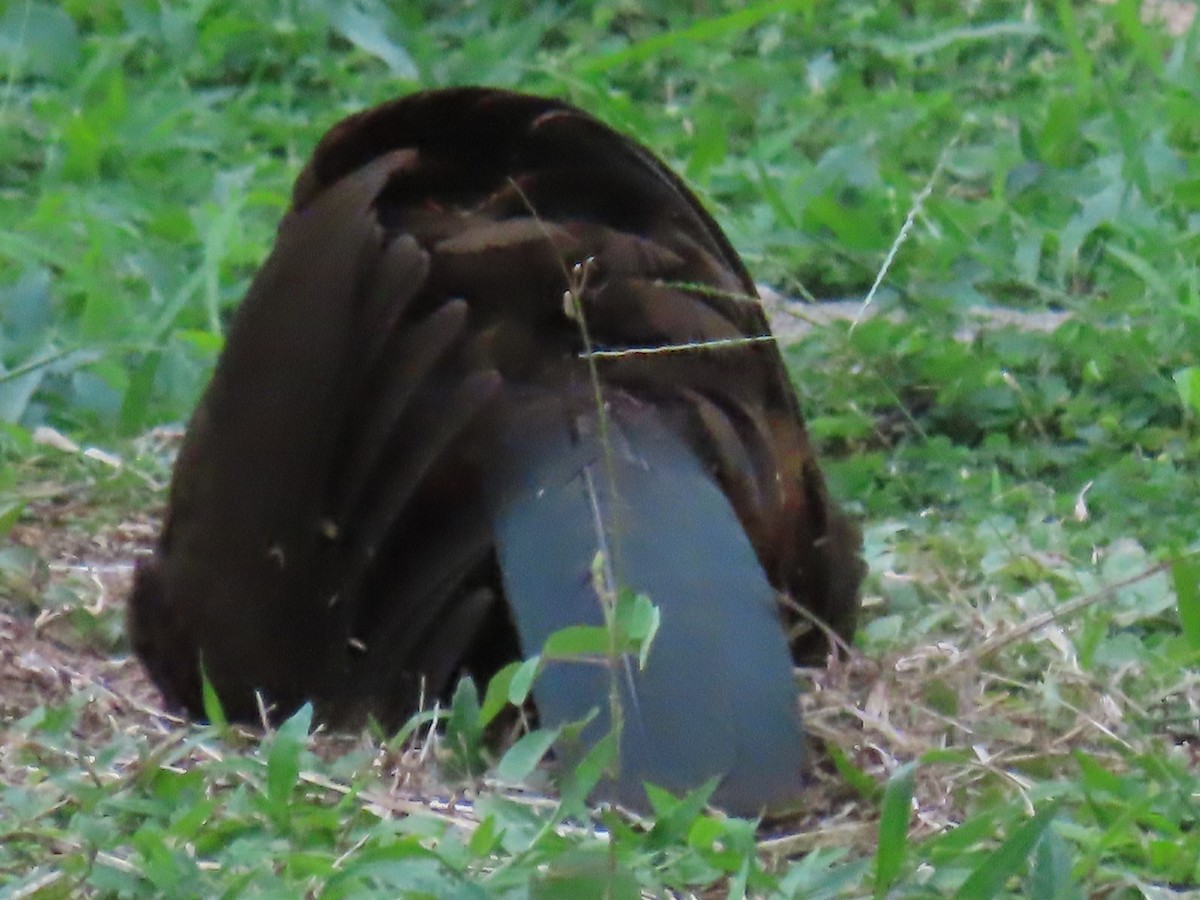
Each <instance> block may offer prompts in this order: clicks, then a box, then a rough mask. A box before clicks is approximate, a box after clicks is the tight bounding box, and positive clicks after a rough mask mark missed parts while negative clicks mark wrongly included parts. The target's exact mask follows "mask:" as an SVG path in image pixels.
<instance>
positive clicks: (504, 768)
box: [496, 728, 561, 783]
mask: <svg viewBox="0 0 1200 900" xmlns="http://www.w3.org/2000/svg"><path fill="white" fill-rule="evenodd" d="M560 731H561V729H559V728H538V729H536V730H534V731H531V732H529V734H526V735H523V736H522V737H521V739H520V740H519V741H517V742H516V743H515V744H513V745H512V746H511V747H509V748H508V752H506V753H505V754H504V757H503V758H502V759H501V760H500V764H499V765H497V766H496V774H497V775H498V776H499V777H500V778H501V779H502V780H504V781H507V782H510V783H515V782H519V781H524V780H525V779H526V778H527V777H529V775H530V774H531V773H532V772H533V770H534V769H536V768H537V767H538V763H540V762H541V761H542V757H544V756H545V755H546V754H547V753H548V752H549V751H550V747H551V746H552V745H553V744H554V742H555V741H556V740H558V735H559V732H560Z"/></svg>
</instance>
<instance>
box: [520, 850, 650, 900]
mask: <svg viewBox="0 0 1200 900" xmlns="http://www.w3.org/2000/svg"><path fill="white" fill-rule="evenodd" d="M529 896H530V898H531V900H638V898H640V897H641V896H642V892H641V887H640V885H639V884H638V880H637V878H636V876H635V875H634V873H633V872H632V871H631V870H630V869H629V868H627V867H626V866H625V865H624V864H622V863H621V862H620V861H618V859H617V857H616V855H615V854H614V853H613V852H612V851H610V850H608V849H606V848H604V847H580V848H577V849H573V850H567V851H566V852H564V853H562V854H561V855H559V856H557V857H555V858H553V859H552V860H551V861H550V863H549V865H547V867H546V869H545V871H544V872H537V873H535V874H534V877H533V879H532V880H531V881H530V883H529Z"/></svg>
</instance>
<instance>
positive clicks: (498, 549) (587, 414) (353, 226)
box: [130, 88, 863, 814]
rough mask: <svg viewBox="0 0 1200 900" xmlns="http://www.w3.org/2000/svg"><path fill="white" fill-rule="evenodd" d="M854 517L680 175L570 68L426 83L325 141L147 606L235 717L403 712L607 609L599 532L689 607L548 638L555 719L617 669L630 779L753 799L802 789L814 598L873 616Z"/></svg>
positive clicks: (649, 583)
mask: <svg viewBox="0 0 1200 900" xmlns="http://www.w3.org/2000/svg"><path fill="white" fill-rule="evenodd" d="M689 345H690V346H689ZM696 345H699V346H696ZM664 348H672V349H670V350H664ZM859 550H860V538H859V534H858V532H857V530H856V529H855V527H854V526H853V525H852V524H851V523H850V522H849V521H848V520H847V519H846V518H845V516H844V515H843V514H842V513H841V512H840V511H839V510H838V509H837V507H836V506H835V505H834V504H833V502H832V501H831V500H830V498H829V496H828V494H827V493H826V488H825V483H824V480H823V478H822V476H821V473H820V470H819V469H818V466H817V462H816V459H815V457H814V455H813V451H812V447H811V445H810V444H809V441H808V438H807V436H806V434H805V430H804V425H803V422H802V420H801V416H800V412H799V408H798V406H797V402H796V397H795V395H794V393H793V391H792V388H791V386H790V384H789V381H788V374H787V372H786V370H785V369H784V365H783V362H782V360H781V358H780V355H779V352H778V350H777V349H776V347H775V345H774V344H773V343H772V342H771V341H770V339H769V329H768V326H767V322H766V319H765V317H764V314H763V310H762V308H761V306H760V304H759V301H758V299H757V296H756V294H755V288H754V284H753V282H752V280H751V279H750V277H749V275H748V274H747V272H746V270H745V268H744V267H743V265H742V263H741V261H740V260H739V259H738V257H737V255H736V254H735V253H734V251H733V249H732V248H731V246H730V244H729V242H728V240H727V239H726V238H725V236H724V235H723V234H722V233H721V231H720V229H719V228H718V227H717V225H716V224H715V223H714V222H713V220H712V219H711V218H710V217H709V216H708V215H707V214H706V213H705V211H704V210H703V209H702V208H701V206H700V204H699V202H698V201H697V200H696V198H695V197H694V196H693V195H692V194H691V193H690V192H689V191H688V190H687V189H686V188H685V187H684V185H683V184H682V183H681V182H680V180H679V179H678V178H677V177H676V176H675V175H674V174H673V173H672V172H671V171H670V170H668V169H667V168H666V167H665V166H664V165H663V164H662V163H660V162H659V161H658V160H657V159H655V157H654V156H652V155H651V154H650V153H649V152H648V151H647V150H645V149H644V148H643V147H641V146H639V145H638V144H636V143H635V142H633V141H631V140H629V139H628V138H626V137H623V136H622V135H620V134H618V133H617V132H615V131H613V130H612V129H610V128H608V127H606V126H605V125H603V124H601V123H600V122H598V121H597V120H595V119H593V118H591V117H590V116H588V115H587V114H585V113H583V112H581V111H580V110H578V109H575V108H574V107H571V106H569V105H567V104H565V103H563V102H561V101H558V100H553V99H545V98H541V97H534V96H526V95H521V94H515V93H508V92H504V91H498V90H489V89H481V88H458V89H451V90H441V91H430V92H426V93H420V94H415V95H413V96H409V97H405V98H402V99H399V100H396V101H393V102H391V103H387V104H384V105H382V106H379V107H376V108H374V109H371V110H368V111H366V112H363V113H360V114H358V115H355V116H351V117H350V118H348V119H345V120H344V121H342V122H341V123H339V124H338V125H336V126H335V127H334V128H333V129H332V130H331V131H330V132H329V133H328V134H327V135H325V137H324V138H323V139H322V141H321V142H320V144H319V146H318V147H317V149H316V152H315V153H314V155H313V158H312V159H311V161H310V162H309V163H308V165H307V166H306V167H305V169H304V171H303V172H302V173H301V174H300V177H299V178H298V180H297V182H296V186H295V191H294V196H293V202H292V207H291V209H290V210H289V211H288V213H287V214H286V215H285V217H284V219H283V221H282V223H281V224H280V226H279V234H278V238H277V241H276V245H275V248H274V250H273V251H272V253H271V255H270V257H269V258H268V259H267V261H266V262H265V263H264V265H263V267H262V269H261V271H260V272H259V273H258V275H257V276H256V278H255V279H254V282H253V284H252V285H251V287H250V290H249V293H248V294H247V296H246V298H245V300H244V301H243V303H242V305H241V307H240V309H239V310H238V312H237V314H236V317H235V319H234V322H233V325H232V327H231V329H230V333H229V336H228V342H227V344H226V347H225V350H224V352H223V353H222V355H221V358H220V360H219V361H218V363H217V367H216V371H215V372H214V374H213V378H212V382H211V384H210V385H209V387H208V389H207V391H206V393H205V395H204V397H203V399H202V400H201V402H200V405H199V407H198V408H197V410H196V412H195V414H194V416H193V418H192V421H191V424H190V426H189V428H188V431H187V436H186V438H185V439H184V443H183V447H182V449H181V451H180V455H179V459H178V461H177V463H176V467H175V474H174V480H173V483H172V486H171V495H170V505H169V508H168V512H167V517H166V522H165V524H164V527H163V533H162V537H161V540H160V542H159V545H158V547H157V550H156V552H155V554H154V556H153V557H152V558H151V559H149V560H147V561H146V562H145V563H143V565H142V566H141V567H140V568H139V572H138V578H137V583H136V586H135V588H134V591H133V595H132V598H131V601H130V633H131V637H132V643H133V646H134V648H135V650H136V651H137V653H138V655H139V656H140V657H141V659H142V660H143V662H144V663H145V665H146V667H147V669H148V670H149V672H150V674H151V675H152V677H153V678H154V681H155V682H156V684H157V685H158V686H159V688H160V689H161V690H162V692H163V694H164V697H165V698H166V701H167V702H168V703H169V704H171V705H174V706H178V707H183V708H185V709H186V710H187V711H188V712H190V713H192V714H193V715H202V704H201V696H200V670H201V665H203V668H204V671H205V673H206V675H207V677H208V678H209V680H210V681H211V683H212V684H213V686H214V687H215V688H216V690H217V692H218V694H219V696H220V698H221V700H222V702H223V704H224V706H225V709H226V712H227V714H229V715H230V716H232V717H237V718H249V719H256V718H257V715H258V713H257V704H256V701H255V692H259V693H261V695H262V696H263V697H264V698H265V699H266V701H267V702H268V703H269V704H271V705H272V707H273V709H274V710H275V711H276V714H277V715H279V716H283V715H286V714H287V713H289V712H290V711H291V710H293V709H294V708H295V707H296V706H298V705H299V704H301V703H303V702H304V701H306V700H311V701H313V702H314V704H315V706H316V709H317V712H318V715H320V716H321V717H323V718H324V719H325V720H326V721H330V722H334V723H349V722H354V721H357V720H361V719H362V718H363V717H365V716H366V715H368V714H370V715H374V716H376V717H377V718H379V719H380V720H381V721H383V722H384V723H385V724H388V725H391V726H395V725H397V724H399V723H401V722H402V721H403V720H404V719H405V717H406V716H407V715H408V714H410V713H411V712H412V711H413V710H414V708H415V706H416V705H417V703H418V701H419V698H420V697H421V695H422V693H421V692H422V690H424V691H425V694H426V696H430V697H432V696H438V695H444V694H445V693H446V692H447V691H448V690H449V689H450V688H451V687H452V685H453V683H454V681H455V680H456V679H457V678H458V677H459V676H460V675H462V674H463V673H471V674H473V675H475V676H476V677H481V678H486V677H488V676H489V675H490V674H492V673H493V672H495V671H496V670H497V669H498V668H499V667H500V666H502V665H503V664H505V663H506V662H509V661H511V660H513V659H517V658H520V656H521V655H522V654H525V655H530V654H533V653H537V652H538V651H539V650H540V649H541V646H542V644H543V642H544V640H545V638H546V637H547V636H548V635H549V634H550V633H552V632H554V631H555V630H557V629H559V628H561V627H565V626H568V625H576V624H600V623H601V622H603V612H602V607H601V601H600V595H601V594H604V593H606V591H605V590H599V591H598V589H597V584H596V581H595V577H594V574H593V563H594V561H595V560H596V558H597V553H598V552H600V554H601V555H600V561H601V565H600V566H599V567H598V571H599V572H600V573H601V580H602V581H603V582H604V583H605V584H607V585H608V586H609V587H617V586H620V587H628V588H631V589H633V590H635V591H638V592H643V593H645V594H647V595H648V596H649V597H650V599H651V600H652V601H653V602H654V603H655V604H656V605H657V606H658V607H659V609H660V611H661V627H660V630H659V633H658V636H657V637H656V638H655V640H654V643H653V646H652V648H651V652H650V656H649V662H648V664H647V665H646V667H645V668H644V669H639V667H638V664H637V661H636V660H629V659H624V658H622V659H619V660H615V661H612V662H611V663H609V664H608V665H606V666H605V665H595V664H589V663H588V662H586V661H576V662H556V663H553V664H551V665H549V666H548V668H547V669H546V670H545V671H544V672H543V673H542V675H541V676H540V678H539V681H538V682H537V684H536V685H535V689H534V699H535V703H536V705H537V707H538V711H539V715H540V718H541V721H542V723H543V724H544V725H556V724H560V723H563V722H566V721H570V720H574V719H578V718H582V717H583V716H584V715H586V714H587V713H588V712H589V711H590V710H592V709H594V708H598V709H599V710H600V715H599V716H598V717H597V719H596V720H594V721H593V723H592V725H591V726H589V730H588V731H585V733H584V737H585V740H586V739H588V738H592V739H594V738H595V737H596V736H597V735H599V734H602V733H604V731H605V730H607V728H608V724H607V710H608V697H609V692H610V688H611V686H612V685H614V684H615V685H617V686H618V690H619V693H620V696H621V698H622V701H623V704H622V706H623V709H624V715H623V720H624V726H623V729H622V733H621V744H620V750H621V753H620V773H619V775H618V776H617V777H616V778H615V779H614V780H613V782H611V783H610V784H609V785H608V786H607V788H606V790H607V791H608V793H609V794H610V795H614V796H616V797H618V798H620V799H622V800H624V801H625V802H628V803H632V804H635V805H639V806H642V805H644V804H645V800H644V796H643V795H642V790H641V783H642V782H643V781H651V782H653V783H657V784H659V785H661V786H663V787H666V788H669V789H672V790H676V791H682V790H687V789H690V788H694V787H697V786H698V785H700V784H701V783H703V782H704V781H705V780H707V779H709V778H712V777H720V778H721V779H722V780H721V785H720V787H719V788H718V791H717V793H716V795H715V802H717V803H719V804H720V805H723V806H725V807H726V808H728V809H730V810H732V811H735V812H742V813H750V814H754V813H757V812H759V811H761V810H762V809H764V808H767V807H770V806H775V805H779V804H781V803H786V802H788V801H790V800H792V799H794V798H795V796H796V795H797V793H798V792H799V790H800V786H801V776H800V764H801V739H800V725H799V718H798V712H797V710H796V704H795V693H794V688H793V682H792V677H791V664H792V661H793V659H797V660H811V659H813V658H814V657H818V656H820V655H821V653H822V652H823V650H824V648H825V647H826V646H827V645H826V639H825V636H824V634H823V633H822V632H821V631H819V630H815V629H807V630H806V629H805V628H803V627H801V626H802V625H803V623H805V622H806V621H807V620H806V619H805V618H804V617H803V616H802V615H800V614H799V613H798V612H797V609H798V608H803V609H804V610H807V611H808V612H810V613H811V614H813V615H814V616H815V617H817V618H818V619H820V620H822V621H823V622H825V623H827V624H828V625H829V626H830V627H831V628H832V630H833V631H834V632H835V633H837V634H840V635H841V636H843V637H849V636H850V635H851V634H852V632H853V629H854V624H855V618H856V614H857V609H858V589H859V583H860V581H861V579H862V575H863V565H862V563H861V561H860V558H859ZM789 644H790V650H791V652H790V654H789Z"/></svg>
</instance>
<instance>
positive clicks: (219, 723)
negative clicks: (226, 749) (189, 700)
mask: <svg viewBox="0 0 1200 900" xmlns="http://www.w3.org/2000/svg"><path fill="white" fill-rule="evenodd" d="M200 703H201V705H202V706H203V707H204V718H206V719H208V721H209V722H210V723H211V724H212V725H213V726H214V727H215V728H216V729H217V731H219V732H220V731H224V730H225V729H226V728H228V727H229V719H228V718H226V716H225V707H224V706H223V705H222V703H221V698H220V696H219V695H218V694H217V689H216V688H215V687H213V683H212V681H210V680H209V677H208V672H207V671H205V669H204V659H203V658H201V660H200Z"/></svg>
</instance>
